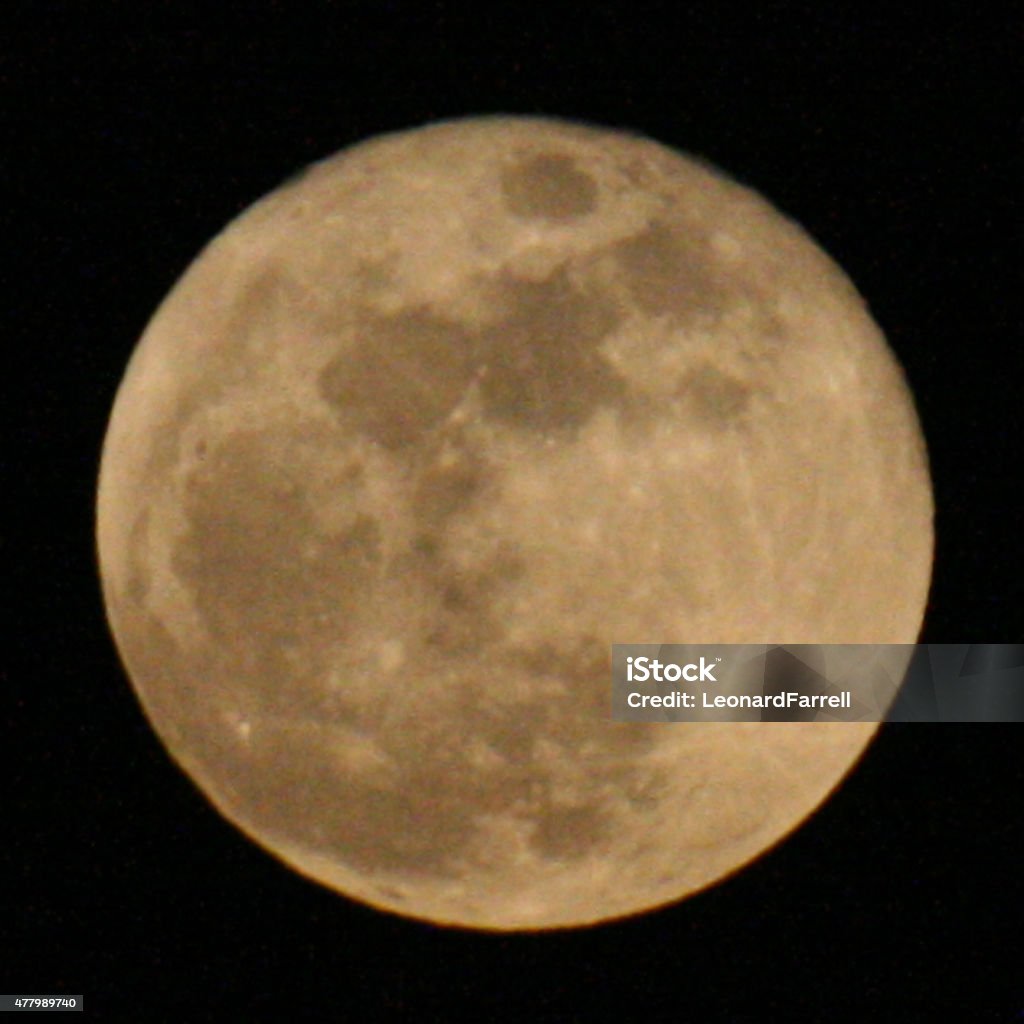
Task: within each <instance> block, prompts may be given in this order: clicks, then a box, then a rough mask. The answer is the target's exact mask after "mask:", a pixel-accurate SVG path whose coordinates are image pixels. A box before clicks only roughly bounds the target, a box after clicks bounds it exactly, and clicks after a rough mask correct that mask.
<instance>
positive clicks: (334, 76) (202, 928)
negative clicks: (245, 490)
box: [0, 0, 1024, 1021]
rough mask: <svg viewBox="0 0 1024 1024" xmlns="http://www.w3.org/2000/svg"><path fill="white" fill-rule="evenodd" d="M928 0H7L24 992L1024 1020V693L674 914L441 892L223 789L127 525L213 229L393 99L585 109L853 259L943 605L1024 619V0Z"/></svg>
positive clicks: (16, 781) (411, 1010)
mask: <svg viewBox="0 0 1024 1024" xmlns="http://www.w3.org/2000/svg"><path fill="white" fill-rule="evenodd" d="M860 6H862V7H864V5H860ZM894 6H896V7H899V8H907V10H903V11H902V13H901V12H899V11H897V12H892V11H890V12H889V13H886V14H884V15H881V14H878V15H876V14H873V13H871V12H870V11H869V10H867V9H866V7H864V9H861V10H858V11H856V13H852V14H845V15H844V14H839V13H836V12H834V11H833V10H832V7H833V5H831V4H825V3H819V4H813V5H810V4H809V5H806V6H804V5H795V6H783V7H780V6H778V5H774V4H767V3H766V4H759V5H756V11H755V10H745V11H743V12H742V13H740V12H736V11H731V10H730V9H729V7H728V6H727V5H726V4H707V5H706V6H703V7H700V8H694V7H692V6H691V5H688V4H685V3H683V4H672V3H666V4H651V3H647V4H645V3H618V4H609V3H597V2H595V3H587V4H584V3H576V4H572V5H567V6H550V5H543V4H529V3H525V2H524V3H520V4H515V5H508V6H504V5H500V4H490V3H480V4H471V3H468V2H467V3H465V4H460V3H455V2H451V3H426V2H423V3H400V2H387V0H382V2H378V3H368V4H357V3H346V4H335V5H323V6H319V7H316V8H314V7H312V6H311V5H301V4H284V3H281V4H262V5H261V4H249V5H228V4H224V5H211V10H210V13H209V14H208V15H207V18H206V19H204V20H202V21H195V22H192V23H186V22H185V21H184V20H183V19H182V18H181V16H180V15H179V14H177V13H174V14H172V13H170V12H172V11H176V10H177V8H176V7H171V6H168V7H166V8H165V7H163V6H162V5H160V4H156V3H150V4H127V3H126V4H109V3H107V4H103V3H97V4H81V5H59V4H46V3H36V2H31V3H29V2H22V3H9V4H7V5H5V7H4V19H3V20H4V23H5V24H4V29H3V34H2V37H0V53H2V65H0V89H2V95H0V108H2V109H0V119H2V135H0V147H2V150H3V158H2V159H3V162H4V164H5V176H7V175H8V173H9V175H10V177H9V181H8V187H7V188H6V189H5V190H4V199H5V204H6V203H9V204H10V205H9V208H8V210H7V211H6V212H7V213H8V214H13V217H12V219H11V223H10V227H8V228H7V229H5V232H4V241H5V243H6V244H5V247H4V248H5V250H6V252H5V256H6V257H7V260H5V263H6V264H7V270H6V272H5V286H4V289H3V292H4V306H5V310H4V312H5V320H7V322H8V325H9V326H8V328H7V329H6V330H5V339H4V340H5V356H7V357H8V359H7V366H8V375H7V385H8V387H7V394H6V402H7V404H8V405H9V406H10V407H12V408H13V411H14V413H15V418H14V424H15V425H14V427H13V430H12V433H11V434H10V435H9V440H8V443H7V444H6V445H5V452H4V465H5V471H7V472H9V473H10V482H9V485H8V488H7V491H6V493H7V494H8V496H9V499H8V504H9V507H10V508H11V509H12V511H13V513H14V522H15V524H16V525H15V530H14V531H13V534H12V535H13V537H14V543H13V544H8V545H7V546H6V548H5V554H6V556H7V557H8V559H9V562H8V564H9V565H10V568H9V569H5V579H6V580H7V582H8V587H9V594H10V596H9V598H8V600H9V603H10V604H11V605H12V612H11V614H10V615H9V616H8V621H9V627H10V634H9V637H8V643H7V644H6V645H5V647H6V649H7V657H5V665H6V668H5V679H4V690H3V705H4V727H3V728H4V733H3V744H4V752H5V753H6V754H7V755H8V756H10V757H11V758H12V767H11V768H10V769H9V771H8V773H7V778H8V779H10V780H11V781H12V782H13V785H10V786H5V787H4V789H5V793H6V795H5V796H3V797H2V798H0V800H2V803H0V810H2V820H3V832H2V836H3V841H2V849H0V859H2V868H3V871H2V876H0V884H3V885H4V886H5V891H6V894H5V895H4V897H3V903H2V912H0V990H2V991H6V992H15V991H19V990H20V991H23V992H24V991H37V992H83V993H85V995H86V999H87V1000H88V1004H89V1007H90V1009H89V1011H88V1012H89V1013H90V1014H92V1015H95V1016H99V1017H101V1018H104V1019H125V1020H146V1021H148V1020H165V1019H166V1020H182V1021H184V1020H204V1019H221V1018H231V1017H236V1018H237V1019H245V1020H279V1019H285V1018H293V1019H308V1018H312V1017H314V1016H316V1017H320V1016H324V1017H327V1018H329V1019H330V1018H334V1019H341V1020H359V1021H362V1020H383V1019H390V1018H397V1019H405V1020H417V1021H418V1020H451V1019H456V1018H457V1017H458V1015H459V1014H460V1013H463V1014H465V1015H467V1017H468V1018H469V1019H475V1020H490V1019H499V1018H500V1019H505V1018H508V1019H517V1020H541V1019H545V1020H546V1019H552V1020H586V1019H611V1018H625V1019H627V1020H710V1019H723V1020H731V1021H762V1020H773V1019H777V1020H826V1019H831V1018H832V1017H833V1016H839V1015H840V1012H841V1011H845V1012H846V1013H851V1012H852V1013H853V1014H854V1016H855V1017H856V1018H857V1019H861V1020H876V1019H890V1018H892V1017H895V1016H896V1015H897V1008H906V1007H913V1008H918V1009H922V1010H923V1009H924V1008H931V1009H930V1010H929V1012H928V1014H923V1013H922V1015H921V1016H919V1017H918V1016H914V1015H913V1014H911V1017H910V1019H932V1018H931V1013H932V1012H936V1013H937V1012H938V1008H940V1007H944V1008H945V1009H946V1010H947V1011H948V1013H949V1014H950V1019H954V1018H955V1019H962V1020H967V1019H972V1020H982V1019H996V1020H1021V1019H1024V943H1022V941H1021V939H1020V937H1019V936H1020V933H1021V932H1022V931H1024V929H1022V928H1021V925H1020V918H1021V917H1022V916H1024V914H1022V911H1024V899H1022V897H1024V887H1022V882H1021V872H1022V870H1024V865H1022V839H1024V829H1022V826H1021V792H1022V781H1024V751H1022V748H1021V738H1022V733H1021V731H1020V727H1019V726H1014V725H1004V726H998V725H986V726H965V725H961V726H935V725H932V726H927V725H901V726H895V725H890V726H887V727H885V728H883V730H882V731H881V733H880V734H879V737H878V739H877V741H876V742H875V743H874V744H873V745H872V747H871V748H870V750H869V751H868V753H867V754H866V756H865V757H864V759H863V760H862V761H861V763H860V764H859V766H858V768H857V770H856V772H855V773H854V774H853V775H852V776H851V777H850V778H849V779H848V780H847V782H846V783H845V784H844V785H843V786H842V787H841V789H840V790H839V791H838V793H837V794H836V795H835V797H834V798H833V799H832V800H830V801H829V802H828V803H827V805H826V806H824V807H823V809H822V810H821V811H820V812H819V813H818V814H817V815H816V816H815V817H814V818H813V819H812V820H811V821H809V822H808V823H807V825H806V826H805V827H804V828H803V829H801V830H800V831H799V832H798V833H797V834H795V835H794V836H793V837H792V838H791V839H790V840H789V841H787V842H786V843H784V844H783V845H781V846H780V847H778V848H776V849H775V850H774V851H773V852H772V853H770V854H769V855H768V856H766V857H764V858H762V859H761V860H759V861H758V862H757V863H756V864H754V865H753V866H751V867H750V868H749V869H747V870H746V871H744V872H743V873H742V874H741V875H739V876H736V877H734V878H732V879H730V880H729V881H727V882H726V883H724V884H722V885H720V886H718V887H715V888H713V889H712V890H710V891H708V892H705V893H703V894H701V895H700V896H698V897H696V898H694V899H691V900H689V901H687V902H685V903H683V904H681V905H678V906H676V907H674V908H669V909H666V910H664V911H662V912H660V913H657V914H651V915H648V916H645V917H641V918H635V919H632V920H627V921H623V922H619V923H615V924H611V925H607V926H604V927H598V928H593V929H587V930H581V931H576V932H569V933H552V934H546V935H536V936H522V935H518V936H516V935H512V936H509V935H505V936H502V935H481V934H474V933H469V932H463V931H459V930H446V929H439V928H434V927H431V926H428V925H425V924H419V923H415V922H410V921H406V920H403V919H400V918H398V917H393V916H390V915H387V914H381V913H378V912H376V911H373V910H370V909H368V908H364V907H362V906H359V905H355V904H351V903H349V902H347V901H345V900H343V899H341V898H339V897H336V896H334V895H332V894H331V893H329V892H327V891H326V890H323V889H321V888H319V887H317V886H316V885H313V884H311V883H308V882H306V881H304V880H302V879H301V878H299V877H297V876H296V875H294V874H293V873H291V872H289V871H287V870H286V869H284V868H282V867H280V866H279V865H278V864H277V862H276V861H274V860H273V859H272V858H270V857H269V856H267V855H266V854H264V853H262V852H261V851H260V850H259V849H257V848H256V847H254V846H253V845H252V844H250V843H248V842H246V841H245V840H243V839H242V838H241V837H240V835H239V834H238V833H237V832H236V831H235V830H234V829H233V828H232V827H231V826H229V825H228V824H227V823H225V822H224V821H223V820H221V819H220V818H219V817H218V815H217V814H216V813H215V812H214V811H213V810H212V809H211V808H210V807H209V806H208V805H207V804H206V803H205V802H204V800H203V799H202V798H201V796H200V795H199V793H198V791H197V790H195V789H194V788H193V787H192V785H191V784H190V783H189V782H188V780H187V779H186V778H185V777H184V776H183V775H182V774H181V773H180V772H179V771H178V769H177V768H175V767H174V766H173V764H172V763H171V761H170V760H169V758H168V757H167V756H166V754H165V753H164V751H163V749H162V748H161V746H160V745H159V743H158V741H157V740H156V738H155V736H154V734H153V732H152V731H151V729H150V727H149V726H148V725H147V723H146V721H145V719H144V718H143V716H142V713H141V711H140V709H139V707H138V705H137V704H136V702H135V700H134V697H133V695H132V692H131V689H130V687H129V684H128V682H127V680H126V677H125V675H124V673H123V671H122V669H121V667H120V664H119V661H118V657H117V654H116V650H115V648H114V645H113V642H112V640H111V638H110V636H109V634H108V631H107V627H106V623H105V619H104V613H103V609H102V603H101V597H100V591H99V585H98V579H97V570H96V566H95V556H94V551H93V505H94V497H95V483H96V475H97V469H98V460H99V454H100V445H101V442H102V438H103V433H104V430H105V426H106V418H107V416H108V414H109V411H110V406H111V404H112V402H113V398H114V394H115V391H116V388H117V385H118V383H119V380H120V377H121V374H122V373H123V370H124V367H125V365H126V362H127V360H128V357H129V355H130V353H131V351H132V348H133V346H134V344H135V342H136V340H137V339H138V336H139V335H140V334H141V332H142V330H143V328H144V327H145V324H146V322H147V320H148V318H149V317H150V315H151V314H152V313H153V311H154V310H155V308H156V306H157V304H158V303H159V301H160V300H161V299H162V298H163V297H164V295H165V294H166V293H167V291H168V290H169V289H170V287H171V286H172V285H173V284H174V282H175V280H176V279H177V277H178V276H179V274H180V273H181V272H182V271H183V270H184V268H185V267H186V266H187V265H188V263H189V262H190V261H191V259H192V258H193V257H194V256H195V255H196V253H197V252H198V251H199V249H200V248H201V247H202V245H204V244H205V243H206V241H208V240H209V239H210V238H211V237H212V236H213V235H214V234H215V233H216V232H218V231H219V230H220V229H221V228H222V227H223V226H224V225H225V224H226V223H227V222H228V221H229V220H230V219H231V218H233V217H234V216H235V215H236V214H238V213H239V212H241V210H243V209H244V208H245V207H246V206H248V205H249V204H250V203H251V202H252V201H254V200H255V199H256V198H258V197H259V196H261V195H263V194H265V193H266V192H267V191H269V190H270V189H272V188H273V187H275V186H276V185H277V184H278V183H280V182H281V181H282V180H283V179H284V178H286V177H287V176H288V175H290V174H291V173H293V172H295V171H297V170H298V169H299V168H300V167H301V166H302V165H304V164H305V163H307V162H309V161H311V160H314V159H319V158H321V157H324V156H326V155H328V154H330V153H332V152H334V151H336V150H338V149H340V148H342V147H343V146H346V145H348V144H350V143H353V142H356V141H358V140H361V139H363V138H365V137H368V136H371V135H375V134H378V133H380V132H382V131H387V130H393V129H402V128H407V127H412V126H415V125H418V124H421V123H423V122H425V121H429V120H433V119H437V118H442V117H449V116H456V115H464V114H474V113H494V112H508V113H535V114H552V115H561V116H565V117H570V118H577V119H582V120H586V121H591V122H595V123H598V124H606V125H610V126H621V127H624V128H628V129H630V130H633V131H640V132H643V133H646V134H648V135H650V136H652V137H654V138H656V139H658V140H660V141H662V142H665V143H667V144H669V145H672V146H675V147H677V148H681V149H684V150H687V151H691V152H695V153H698V154H701V155H703V156H705V157H707V158H709V159H710V160H711V161H713V162H714V163H717V164H719V165H720V166H722V167H723V168H725V169H726V170H728V171H729V172H731V173H732V174H733V175H734V176H736V177H737V178H739V179H740V180H741V181H745V182H747V183H749V184H751V185H753V186H754V187H756V188H757V189H758V190H760V191H762V192H763V193H764V194H765V195H766V196H768V197H769V198H770V199H771V200H772V201H773V202H775V203H776V204H777V205H778V206H779V207H780V208H781V209H782V210H784V211H785V212H787V213H788V214H790V215H792V216H793V217H795V218H796V219H797V220H798V221H799V222H800V223H802V224H803V225H804V226H805V227H806V228H807V229H808V230H809V231H810V232H811V233H812V234H813V235H814V236H815V237H816V238H817V239H818V240H819V242H820V243H821V244H822V245H823V247H824V248H825V249H826V251H828V252H829V253H831V255H832V256H833V257H834V258H835V259H836V260H837V262H838V263H839V264H840V265H841V266H843V267H844V269H845V270H846V271H847V272H848V273H849V274H850V276H851V277H852V278H853V280H854V281H855V282H856V284H857V285H858V287H859V288H860V290H861V291H862V292H863V294H864V295H865V296H866V297H867V298H868V301H869V303H870V305H871V308H872V311H873V313H874V315H875V317H876V319H877V320H878V322H879V323H880V325H881V326H882V328H883V330H884V331H885V332H886V334H887V336H888V337H889V339H890V342H891V344H892V345H893V347H894V349H895V350H896V352H897V353H898V355H899V357H900V359H901V361H902V363H903V365H904V367H905V369H906V372H907V375H908V378H909V380H910V383H911V386H912V388H913V390H914V392H915V395H916V397H917V401H918V405H919V412H920V415H921V418H922V422H923V425H924V429H925V433H926V435H927V438H928V443H929V446H930V451H931V457H932V460H933V465H932V470H933V475H934V483H935V491H936V504H937V509H938V513H937V537H938V540H937V561H936V571H935V581H934V586H933V590H932V595H931V600H930V604H929V608H928V612H927V619H926V626H925V631H924V635H923V639H924V640H928V641H933V642H966V641H976V642H993V641H1017V640H1019V639H1020V638H1021V628H1020V626H1021V615H1020V611H1021V607H1022V597H1024V594H1022V588H1021V585H1020V568H1021V557H1020V556H1021V544H1020V540H1019V536H1018V524H1017V520H1018V514H1017V510H1018V508H1019V496H1018V493H1017V492H1018V490H1019V480H1020V471H1019V454H1018V449H1019V448H1020V440H1021V415H1020V411H1019V395H1020V377H1021V373H1020V370H1021V361H1020V351H1019V344H1020V340H1021V333H1022V332H1021V307H1020V304H1019V301H1018V298H1017V292H1019V290H1020V287H1021V283H1020V280H1019V276H1020V275H1019V271H1020V266H1021V255H1022V252H1021V247H1020V244H1019V243H1020V226H1021V220H1020V205H1019V194H1020V193H1019V181H1020V180H1021V172H1022V169H1024V168H1022V161H1021V148H1020V134H1019V133H1020V117H1019V113H1020V110H1019V106H1018V105H1017V104H1016V101H1015V96H1016V95H1017V94H1019V93H1020V91H1021V89H1020V86H1021V82H1020V81H1019V80H1017V81H1014V77H1013V76H1012V75H1011V67H1012V65H1013V63H1014V60H1015V59H1016V60H1019V56H1020V54H1019V42H1018V40H1017V38H1016V37H1017V34H1018V31H1019V19H1016V20H1015V19H1014V18H1013V17H1011V15H1010V10H1011V8H1009V7H1008V8H1006V9H1005V10H1003V9H1001V8H1000V7H999V6H998V5H993V4H982V5H975V4H968V3H960V4H955V5H947V6H944V5H942V4H938V5H913V6H916V7H919V8H920V11H921V13H920V15H917V14H915V13H913V12H912V11H911V10H910V9H909V8H910V7H911V6H912V5H894ZM314 9H315V10H316V12H317V13H316V15H315V16H314V15H312V14H311V13H310V12H311V11H313V10H314ZM1018 13H1019V12H1018ZM213 15H216V17H217V19H218V24H217V25H214V23H213ZM12 499H13V500H12ZM1015 929H1016V931H1017V934H1015ZM829 1007H833V1008H834V1009H828V1008H829Z"/></svg>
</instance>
